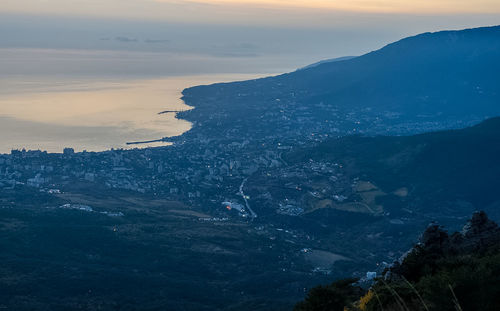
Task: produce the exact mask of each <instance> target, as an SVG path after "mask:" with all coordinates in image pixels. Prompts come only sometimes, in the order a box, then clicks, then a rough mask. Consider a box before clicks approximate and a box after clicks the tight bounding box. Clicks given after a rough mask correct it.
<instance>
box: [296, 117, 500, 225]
mask: <svg viewBox="0 0 500 311" xmlns="http://www.w3.org/2000/svg"><path fill="white" fill-rule="evenodd" d="M310 158H311V159H316V160H333V161H337V162H340V163H342V164H344V165H345V166H347V167H349V171H350V172H351V174H354V175H359V176H360V177H362V178H365V179H367V180H370V181H372V182H373V183H375V184H376V185H378V186H379V187H380V188H381V189H382V190H383V191H385V192H386V193H391V192H394V191H396V190H397V189H401V188H407V189H408V196H407V197H405V201H406V202H413V203H412V204H413V205H414V207H415V208H416V209H417V210H425V211H427V212H429V211H434V212H436V213H438V212H442V213H445V214H460V213H463V212H467V211H469V210H470V209H475V208H477V209H479V208H485V209H486V210H487V211H488V212H489V213H490V214H492V215H494V216H495V218H497V217H498V215H499V214H500V211H499V209H500V197H499V196H498V193H500V184H499V183H498V178H499V176H500V161H499V159H500V118H493V119H489V120H487V121H484V122H483V123H481V124H479V125H476V126H474V127H470V128H466V129H462V130H450V131H442V132H435V133H428V134H421V135H415V136H401V137H383V136H381V137H361V136H351V137H344V138H340V139H336V140H331V141H327V142H325V143H323V144H320V145H319V146H317V147H314V148H311V149H306V150H302V151H299V152H295V153H292V154H290V155H289V159H288V160H289V161H291V162H302V161H306V160H308V159H310ZM447 206H450V210H447ZM461 208H463V209H464V210H461Z"/></svg>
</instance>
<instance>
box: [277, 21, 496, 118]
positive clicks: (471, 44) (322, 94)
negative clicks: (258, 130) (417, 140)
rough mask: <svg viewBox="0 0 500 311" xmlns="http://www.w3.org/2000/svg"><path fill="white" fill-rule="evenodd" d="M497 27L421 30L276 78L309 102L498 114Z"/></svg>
mask: <svg viewBox="0 0 500 311" xmlns="http://www.w3.org/2000/svg"><path fill="white" fill-rule="evenodd" d="M499 70H500V26H496V27H488V28H476V29H468V30H462V31H442V32H436V33H424V34H421V35H418V36H415V37H410V38H406V39H403V40H401V41H398V42H395V43H392V44H389V45H387V46H386V47H384V48H382V49H380V50H378V51H375V52H371V53H369V54H366V55H363V56H361V57H357V58H354V59H351V60H348V61H343V62H334V63H325V64H321V65H319V66H317V67H313V68H310V69H308V70H303V71H298V72H294V73H291V74H287V75H284V76H281V77H279V78H277V79H279V80H281V82H282V83H287V84H289V85H291V86H293V88H296V89H302V90H307V91H308V92H309V93H312V96H311V97H309V98H308V99H309V100H310V101H315V100H323V101H327V102H328V103H329V104H334V105H338V106H363V107H373V108H374V109H394V110H397V111H401V112H404V113H424V114H430V113H440V112H442V113H450V114H466V113H475V114H498V112H500V104H499V103H498V100H499V95H500V75H499V74H498V72H500V71H499Z"/></svg>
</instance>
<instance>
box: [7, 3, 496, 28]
mask: <svg viewBox="0 0 500 311" xmlns="http://www.w3.org/2000/svg"><path fill="white" fill-rule="evenodd" d="M0 12H4V13H24V14H50V15H64V16H72V15H75V16H88V17H105V18H120V19H136V20H144V19H148V20H157V21H170V22H172V21H182V22H197V23H206V22H210V23H238V24H242V23H245V24H253V25H256V24H257V25H262V24H278V25H291V24H296V23H297V22H298V21H302V23H304V24H307V23H308V22H309V23H311V22H314V23H315V24H324V25H332V24H336V23H338V22H337V21H335V19H332V18H328V17H331V16H332V14H333V16H335V13H337V14H338V13H346V14H349V13H351V14H352V13H367V14H375V13H377V14H431V15H435V14H445V15H453V14H495V13H500V1H498V0H473V1H471V0H2V5H1V6H0ZM312 16H315V17H316V18H312Z"/></svg>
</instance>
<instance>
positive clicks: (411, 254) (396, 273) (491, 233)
mask: <svg viewBox="0 0 500 311" xmlns="http://www.w3.org/2000/svg"><path fill="white" fill-rule="evenodd" d="M491 248H500V227H499V226H498V224H496V223H495V222H494V221H492V220H490V219H489V218H488V216H487V215H486V213H485V212H483V211H481V212H476V213H474V214H473V215H472V218H471V219H470V220H469V221H468V222H467V224H466V225H465V226H464V227H463V229H462V231H461V232H455V233H453V234H452V235H449V234H448V233H447V232H446V231H445V230H444V229H443V228H442V227H441V226H440V225H438V224H436V223H432V224H430V225H429V226H428V227H427V229H426V230H425V231H424V233H423V234H422V235H421V237H420V239H419V243H418V244H417V245H415V246H414V247H413V248H412V249H411V250H410V251H408V252H407V253H406V254H405V255H404V256H403V257H402V258H401V259H400V260H399V261H397V262H395V263H394V264H393V265H392V266H391V267H390V268H389V269H388V270H387V271H386V272H385V279H386V280H397V279H401V278H402V276H405V275H407V274H408V272H409V271H410V270H415V266H418V265H419V264H420V263H419V261H420V260H419V259H417V260H416V258H420V259H421V261H422V264H423V263H424V262H425V263H431V262H432V261H434V260H438V259H439V258H443V257H447V256H456V255H467V254H472V253H474V254H478V253H484V252H486V251H487V250H489V249H491Z"/></svg>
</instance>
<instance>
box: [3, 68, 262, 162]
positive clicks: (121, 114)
mask: <svg viewBox="0 0 500 311" xmlns="http://www.w3.org/2000/svg"><path fill="white" fill-rule="evenodd" d="M255 77H256V75H234V74H231V75H211V76H184V77H168V78H162V79H151V80H124V81H116V80H115V81H99V82H96V81H56V80H49V79H42V80H40V79H38V80H32V81H26V80H9V81H0V82H1V83H0V85H2V89H0V142H1V143H0V153H8V152H10V150H11V149H21V148H26V149H32V150H36V149H40V150H47V151H49V152H62V149H63V148H65V147H72V148H74V149H75V150H76V151H82V150H87V151H102V150H108V149H111V148H138V147H155V146H162V145H167V144H168V143H163V142H155V143H149V144H145V145H129V146H127V145H126V143H127V142H132V141H133V142H137V141H150V140H155V139H160V138H162V137H170V136H176V135H180V134H182V133H184V132H185V131H187V130H189V129H190V128H191V124H190V123H189V122H187V121H185V120H179V119H177V118H176V117H175V113H165V114H158V113H159V112H162V111H165V110H174V111H180V110H187V109H191V108H192V107H189V106H187V105H185V104H184V102H183V101H182V100H181V99H180V97H181V91H182V90H183V89H184V88H186V87H189V86H194V85H200V84H210V83H215V82H224V81H234V80H242V79H250V78H255Z"/></svg>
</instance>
